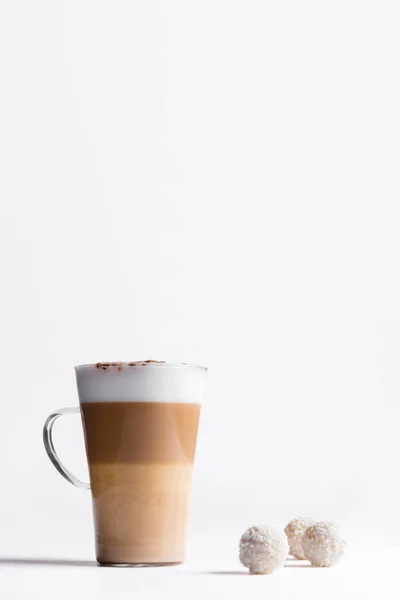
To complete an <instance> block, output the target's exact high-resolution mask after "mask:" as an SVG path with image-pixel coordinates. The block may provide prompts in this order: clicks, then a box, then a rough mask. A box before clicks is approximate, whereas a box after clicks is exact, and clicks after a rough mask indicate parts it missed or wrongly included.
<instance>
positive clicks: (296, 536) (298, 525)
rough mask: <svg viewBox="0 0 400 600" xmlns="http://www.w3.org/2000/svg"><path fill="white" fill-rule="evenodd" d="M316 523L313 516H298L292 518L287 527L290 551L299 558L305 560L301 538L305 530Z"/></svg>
mask: <svg viewBox="0 0 400 600" xmlns="http://www.w3.org/2000/svg"><path fill="white" fill-rule="evenodd" d="M314 523H315V519H313V518H311V517H297V518H296V519H292V520H291V521H290V522H289V523H288V524H287V525H286V527H285V533H286V535H287V539H288V542H289V553H290V554H291V555H292V556H294V557H295V558H297V559H298V560H304V559H305V556H304V552H303V547H302V545H301V539H302V537H303V535H304V532H305V530H306V529H307V528H308V527H310V525H313V524H314Z"/></svg>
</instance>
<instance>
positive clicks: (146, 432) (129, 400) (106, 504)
mask: <svg viewBox="0 0 400 600" xmlns="http://www.w3.org/2000/svg"><path fill="white" fill-rule="evenodd" d="M75 371H76V379H77V386H78V394H79V402H80V409H79V408H78V407H76V408H63V409H61V410H57V411H55V412H54V413H52V414H51V415H50V416H49V417H48V419H47V421H46V423H45V426H44V429H43V440H44V445H45V448H46V451H47V453H48V455H49V458H50V460H51V461H52V463H53V464H54V466H55V467H56V468H57V470H58V471H59V472H60V473H61V475H63V476H64V477H65V478H66V479H67V480H68V481H70V482H71V483H73V484H74V485H76V486H77V487H79V488H83V489H90V490H91V492H92V499H93V514H94V527H95V536H96V556H97V560H98V562H99V563H100V564H107V565H136V566H139V565H149V564H154V565H165V564H179V563H181V562H183V561H184V558H185V547H186V526H187V519H188V512H189V504H190V492H191V478H192V468H193V462H194V455H195V448H196V439H197V428H198V422H199V416H200V405H201V402H202V400H203V394H204V388H205V379H206V372H207V369H206V368H205V367H198V366H193V365H186V364H178V365H174V364H168V363H162V362H155V361H144V362H132V363H97V364H92V365H81V366H78V367H75ZM75 412H81V415H82V423H83V431H84V436H85V444H86V454H87V460H88V465H89V474H90V485H89V484H87V483H84V482H82V481H80V480H78V479H77V478H76V477H75V476H74V475H72V473H70V472H69V471H68V469H66V468H65V467H64V465H63V464H62V463H61V461H60V459H59V458H58V456H57V454H56V451H55V449H54V445H53V440H52V428H53V424H54V422H55V420H56V419H57V418H58V417H59V416H61V415H64V414H69V413H75Z"/></svg>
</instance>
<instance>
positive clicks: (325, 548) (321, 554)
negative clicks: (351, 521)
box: [301, 521, 347, 567]
mask: <svg viewBox="0 0 400 600" xmlns="http://www.w3.org/2000/svg"><path fill="white" fill-rule="evenodd" d="M301 543H302V547H303V552H304V556H305V557H306V558H307V559H308V560H309V561H310V562H311V564H312V565H313V566H315V567H333V566H334V565H336V564H337V563H338V562H339V561H340V560H341V559H342V557H343V554H344V552H345V549H346V546H347V544H346V542H345V541H344V540H343V538H342V537H341V535H340V533H339V527H338V526H337V525H336V524H335V523H325V522H322V521H319V522H317V523H314V525H311V526H310V527H308V529H306V531H305V532H304V535H303V538H302V541H301Z"/></svg>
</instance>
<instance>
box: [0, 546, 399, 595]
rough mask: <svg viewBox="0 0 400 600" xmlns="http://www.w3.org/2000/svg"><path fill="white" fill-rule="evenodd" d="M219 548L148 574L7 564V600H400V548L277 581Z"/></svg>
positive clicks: (25, 560)
mask: <svg viewBox="0 0 400 600" xmlns="http://www.w3.org/2000/svg"><path fill="white" fill-rule="evenodd" d="M213 546H214V547H213V548H212V549H211V550H210V549H209V548H205V547H204V544H203V546H201V544H199V545H198V547H197V556H193V555H192V556H191V558H189V560H188V561H187V562H186V563H185V565H182V566H178V567H160V568H141V569H132V568H107V567H99V566H97V563H96V562H95V561H94V560H93V558H92V557H90V556H88V557H80V558H76V557H73V556H54V557H43V556H39V555H37V556H35V555H32V556H16V555H14V556H13V557H7V556H3V557H2V558H0V598H1V599H6V600H13V599H14V598H16V599H36V598H38V599H39V598H41V599H42V600H46V599H47V598H48V599H50V598H51V599H54V598H57V599H58V600H63V599H67V598H68V599H70V598H79V599H86V598H87V599H88V600H89V599H96V600H101V599H103V598H104V599H106V598H112V599H113V600H118V599H119V598H121V599H125V598H135V597H136V598H140V599H141V600H142V599H143V600H146V599H147V598H149V599H150V598H151V599H153V598H163V599H169V598H171V599H174V600H177V599H180V598H182V599H183V598H185V599H188V598H189V599H197V598H199V599H200V598H226V599H227V598H230V599H231V598H238V599H239V598H240V599H247V598H249V599H251V600H257V598H260V599H261V598H269V599H277V600H278V599H281V598H295V599H298V598H307V600H314V599H315V600H317V599H320V598H324V600H330V599H335V600H336V599H338V598H340V599H341V600H343V599H347V598H348V599H349V600H350V599H352V600H354V599H355V598H360V599H361V598H362V599H363V600H365V599H369V598H371V599H377V600H380V599H382V600H391V599H392V598H393V599H396V600H398V598H400V585H399V561H400V547H399V546H393V547H391V546H379V547H377V548H376V549H373V548H370V549H364V548H352V549H351V550H350V551H349V552H348V555H347V556H346V557H345V559H344V560H343V561H342V563H341V564H340V565H338V566H336V567H334V568H331V569H327V568H325V569H318V568H312V567H310V566H309V564H308V563H307V562H305V561H296V560H292V559H289V560H288V561H287V563H286V565H285V568H283V569H281V570H280V571H278V572H275V574H273V575H258V576H256V575H249V574H247V572H246V571H245V570H244V569H243V568H242V567H241V565H240V564H239V563H238V561H237V560H235V559H234V553H233V552H232V553H229V559H227V558H226V556H227V554H226V553H225V552H224V551H223V544H221V548H217V547H216V546H217V545H215V544H214V545H213ZM208 555H209V556H210V558H209V559H208V558H207V556H208Z"/></svg>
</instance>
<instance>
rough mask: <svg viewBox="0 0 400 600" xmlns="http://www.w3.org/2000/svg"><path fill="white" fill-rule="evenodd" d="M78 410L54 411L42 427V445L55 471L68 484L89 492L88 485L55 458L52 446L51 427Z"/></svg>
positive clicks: (75, 408)
mask: <svg viewBox="0 0 400 600" xmlns="http://www.w3.org/2000/svg"><path fill="white" fill-rule="evenodd" d="M79 412H80V409H79V407H78V406H74V407H72V408H60V410H55V411H54V412H53V413H51V415H50V416H49V417H48V418H47V420H46V423H45V424H44V427H43V443H44V447H45V449H46V452H47V454H48V457H49V459H50V460H51V462H52V463H53V465H54V466H55V468H56V469H57V471H58V472H59V473H61V475H62V476H63V477H64V478H65V479H66V480H67V481H69V482H70V483H72V484H73V485H75V486H76V487H77V488H80V489H81V490H90V485H89V484H88V483H85V482H84V481H81V480H80V479H78V478H77V477H75V475H72V473H71V472H70V471H68V469H67V468H66V467H64V465H63V464H62V462H61V460H60V459H59V458H58V456H57V452H56V450H55V448H54V444H53V425H54V423H55V422H56V420H57V419H58V417H61V416H62V415H72V414H76V413H79Z"/></svg>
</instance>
